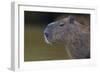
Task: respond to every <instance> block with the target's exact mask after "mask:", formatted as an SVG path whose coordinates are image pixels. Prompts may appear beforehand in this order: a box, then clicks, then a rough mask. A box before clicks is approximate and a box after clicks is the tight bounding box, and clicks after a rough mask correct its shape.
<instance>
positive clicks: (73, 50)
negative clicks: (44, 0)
mask: <svg viewBox="0 0 100 73" xmlns="http://www.w3.org/2000/svg"><path fill="white" fill-rule="evenodd" d="M86 26H87V27H86ZM51 27H52V28H51ZM48 29H49V30H52V31H49V30H48ZM89 30H90V28H89V25H82V24H81V23H79V22H78V21H77V20H75V19H74V18H73V17H72V16H69V17H67V18H64V19H61V20H57V21H55V22H52V23H50V24H48V26H47V28H46V29H45V31H46V32H48V33H49V32H50V33H52V34H51V36H52V38H51V39H49V40H48V41H49V42H51V43H58V42H59V43H63V44H64V46H65V47H66V50H67V52H68V51H69V52H70V53H69V54H70V55H69V56H71V58H76V59H81V58H87V57H90V31H89ZM47 39H48V38H47Z"/></svg>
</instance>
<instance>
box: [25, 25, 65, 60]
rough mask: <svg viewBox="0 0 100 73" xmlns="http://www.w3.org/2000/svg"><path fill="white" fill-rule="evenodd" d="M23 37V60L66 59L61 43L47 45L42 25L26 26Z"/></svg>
mask: <svg viewBox="0 0 100 73" xmlns="http://www.w3.org/2000/svg"><path fill="white" fill-rule="evenodd" d="M24 39H25V40H24V45H25V46H24V60H25V61H40V60H61V59H67V53H66V51H65V49H64V46H63V45H61V44H59V45H58V44H53V45H48V44H46V43H45V41H44V37H43V30H42V27H39V26H35V27H33V26H27V27H26V28H25V38H24Z"/></svg>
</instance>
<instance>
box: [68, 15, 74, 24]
mask: <svg viewBox="0 0 100 73" xmlns="http://www.w3.org/2000/svg"><path fill="white" fill-rule="evenodd" d="M68 19H69V23H70V24H73V23H74V20H75V17H74V16H72V15H70V16H68Z"/></svg>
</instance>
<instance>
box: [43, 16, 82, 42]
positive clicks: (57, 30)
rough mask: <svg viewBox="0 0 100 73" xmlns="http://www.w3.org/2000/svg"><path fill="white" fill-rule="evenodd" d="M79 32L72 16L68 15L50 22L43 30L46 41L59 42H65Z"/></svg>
mask: <svg viewBox="0 0 100 73" xmlns="http://www.w3.org/2000/svg"><path fill="white" fill-rule="evenodd" d="M77 33H80V31H79V28H78V25H77V24H76V23H75V18H74V17H73V16H68V17H67V18H63V19H61V20H58V21H55V22H52V23H50V24H48V25H47V27H46V28H45V30H44V37H45V41H46V42H47V43H53V42H61V43H66V42H67V41H68V40H70V39H72V37H74V36H77V35H78V34H77Z"/></svg>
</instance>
